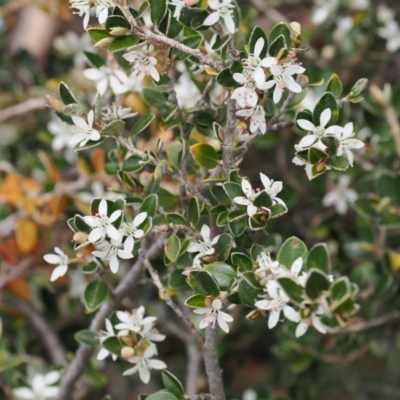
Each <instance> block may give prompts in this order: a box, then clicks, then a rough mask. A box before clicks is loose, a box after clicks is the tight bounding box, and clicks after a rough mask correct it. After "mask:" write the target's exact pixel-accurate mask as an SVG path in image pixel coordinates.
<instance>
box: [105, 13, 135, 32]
mask: <svg viewBox="0 0 400 400" xmlns="http://www.w3.org/2000/svg"><path fill="white" fill-rule="evenodd" d="M112 28H126V29H131V24H130V23H129V21H128V20H127V19H126V18H125V17H123V16H121V15H111V16H110V17H108V18H107V21H106V29H107V30H108V31H110V30H111V29H112Z"/></svg>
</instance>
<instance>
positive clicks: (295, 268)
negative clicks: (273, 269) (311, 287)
mask: <svg viewBox="0 0 400 400" xmlns="http://www.w3.org/2000/svg"><path fill="white" fill-rule="evenodd" d="M302 268H303V259H302V258H301V257H299V258H297V259H296V260H295V261H294V262H293V264H292V266H291V267H290V270H285V273H284V274H282V275H284V276H288V277H290V278H292V279H293V280H294V281H296V282H297V283H298V284H299V285H300V286H302V287H305V285H306V281H307V273H306V272H302V274H301V275H300V272H301V270H302Z"/></svg>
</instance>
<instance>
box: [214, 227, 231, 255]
mask: <svg viewBox="0 0 400 400" xmlns="http://www.w3.org/2000/svg"><path fill="white" fill-rule="evenodd" d="M232 243H233V240H232V236H231V235H229V234H228V233H222V234H221V235H219V238H218V241H217V243H216V245H215V253H216V255H217V257H218V260H219V261H225V260H226V259H227V258H228V257H229V253H230V252H231V248H232Z"/></svg>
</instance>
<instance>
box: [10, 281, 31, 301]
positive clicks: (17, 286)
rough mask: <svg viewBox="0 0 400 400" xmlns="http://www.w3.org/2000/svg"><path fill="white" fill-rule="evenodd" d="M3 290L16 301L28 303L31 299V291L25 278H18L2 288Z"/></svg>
mask: <svg viewBox="0 0 400 400" xmlns="http://www.w3.org/2000/svg"><path fill="white" fill-rule="evenodd" d="M4 290H5V291H6V292H8V293H10V294H11V295H13V296H14V297H17V298H18V299H22V300H25V301H29V300H30V299H31V291H30V288H29V284H28V282H27V280H26V279H25V278H23V277H22V276H18V277H17V278H15V279H14V280H12V281H11V282H9V283H7V285H5V286H4Z"/></svg>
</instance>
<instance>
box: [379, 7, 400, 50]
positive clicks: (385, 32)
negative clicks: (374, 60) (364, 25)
mask: <svg viewBox="0 0 400 400" xmlns="http://www.w3.org/2000/svg"><path fill="white" fill-rule="evenodd" d="M377 18H378V21H379V22H380V23H381V24H382V26H381V27H380V28H379V29H378V31H377V34H378V35H379V36H380V37H382V38H383V39H386V41H387V42H386V48H387V50H388V51H390V52H391V53H394V52H395V51H397V50H398V49H399V48H400V27H399V24H398V22H397V20H396V18H395V12H394V10H391V9H389V8H387V7H386V6H384V5H380V6H379V7H378V12H377Z"/></svg>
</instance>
